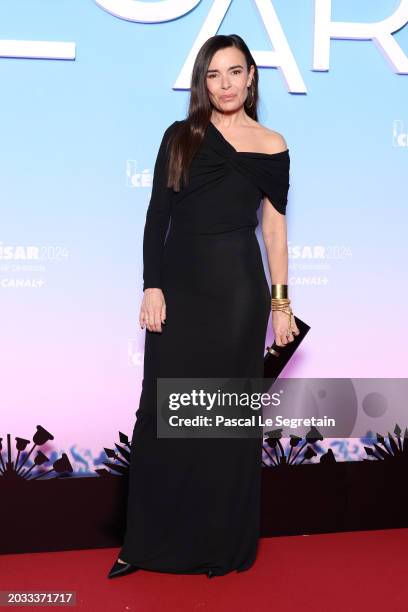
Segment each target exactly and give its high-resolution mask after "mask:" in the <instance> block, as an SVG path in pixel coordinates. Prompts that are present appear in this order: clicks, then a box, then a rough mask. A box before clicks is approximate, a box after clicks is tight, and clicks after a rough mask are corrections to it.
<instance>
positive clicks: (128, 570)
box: [108, 561, 139, 578]
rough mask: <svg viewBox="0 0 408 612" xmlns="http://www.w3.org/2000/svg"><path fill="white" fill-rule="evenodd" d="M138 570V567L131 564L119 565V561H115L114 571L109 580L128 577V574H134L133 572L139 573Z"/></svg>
mask: <svg viewBox="0 0 408 612" xmlns="http://www.w3.org/2000/svg"><path fill="white" fill-rule="evenodd" d="M138 569H139V568H138V567H137V566H136V565H132V564H131V563H119V561H115V563H114V565H113V567H112V569H111V570H110V572H109V574H108V578H116V577H117V576H126V574H132V573H133V572H137V570H138Z"/></svg>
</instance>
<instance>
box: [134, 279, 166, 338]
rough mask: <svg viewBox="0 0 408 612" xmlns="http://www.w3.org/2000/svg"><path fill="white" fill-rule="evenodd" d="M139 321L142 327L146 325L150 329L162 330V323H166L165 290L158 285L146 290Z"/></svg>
mask: <svg viewBox="0 0 408 612" xmlns="http://www.w3.org/2000/svg"><path fill="white" fill-rule="evenodd" d="M139 322H140V326H141V328H142V329H143V327H144V326H145V325H146V327H147V329H148V330H149V331H156V332H161V331H162V326H161V324H162V323H164V324H165V323H166V302H165V300H164V295H163V291H162V290H161V289H159V288H158V287H157V288H156V287H149V288H148V289H145V290H144V292H143V301H142V305H141V307H140V315H139Z"/></svg>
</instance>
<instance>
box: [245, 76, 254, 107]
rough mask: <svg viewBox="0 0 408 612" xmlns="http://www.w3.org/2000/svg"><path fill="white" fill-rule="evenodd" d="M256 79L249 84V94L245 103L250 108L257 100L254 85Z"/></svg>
mask: <svg viewBox="0 0 408 612" xmlns="http://www.w3.org/2000/svg"><path fill="white" fill-rule="evenodd" d="M253 84H254V81H253V79H252V81H251V83H250V84H249V86H248V95H247V97H246V99H245V104H246V105H247V106H248V108H251V107H252V106H253V105H254V102H255V88H254V87H253Z"/></svg>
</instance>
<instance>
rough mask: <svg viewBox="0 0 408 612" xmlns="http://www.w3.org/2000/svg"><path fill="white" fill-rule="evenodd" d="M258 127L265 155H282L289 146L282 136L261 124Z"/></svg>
mask: <svg viewBox="0 0 408 612" xmlns="http://www.w3.org/2000/svg"><path fill="white" fill-rule="evenodd" d="M257 126H258V127H257V129H258V130H259V134H260V137H261V139H262V143H263V148H264V149H265V153H281V152H282V151H286V149H287V148H288V145H287V143H286V140H285V138H284V137H283V135H282V134H280V133H279V132H276V131H275V130H271V129H269V128H267V127H265V126H264V125H261V124H260V123H258V124H257Z"/></svg>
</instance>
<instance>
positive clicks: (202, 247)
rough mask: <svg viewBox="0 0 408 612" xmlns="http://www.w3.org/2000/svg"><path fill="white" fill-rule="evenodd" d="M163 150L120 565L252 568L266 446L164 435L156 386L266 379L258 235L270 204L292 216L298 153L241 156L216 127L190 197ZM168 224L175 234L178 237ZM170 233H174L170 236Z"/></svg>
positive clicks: (220, 571) (150, 214) (148, 255)
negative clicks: (153, 299) (159, 301)
mask: <svg viewBox="0 0 408 612" xmlns="http://www.w3.org/2000/svg"><path fill="white" fill-rule="evenodd" d="M178 123H179V121H175V122H174V123H173V124H172V125H170V126H169V127H168V128H167V129H166V131H165V133H164V135H163V139H162V142H161V145H160V148H159V152H158V156H157V159H156V163H155V168H154V176H153V188H152V195H151V200H150V204H149V207H148V210H147V215H146V224H145V230H144V239H143V261H144V270H143V279H144V284H143V288H144V289H145V288H148V287H160V288H161V289H162V291H163V294H164V297H165V301H166V310H167V312H166V324H165V325H163V326H162V330H163V331H162V332H161V333H158V332H150V331H149V330H148V329H147V328H146V336H145V353H144V375H143V384H142V392H141V396H140V404H139V407H138V410H137V412H136V417H137V418H136V423H135V426H134V430H133V436H132V442H131V459H130V468H129V492H128V504H127V518H126V532H125V537H124V543H123V547H122V549H121V550H120V553H119V557H120V558H121V559H122V560H124V561H126V562H128V563H132V564H134V565H136V566H138V567H140V568H142V569H146V570H155V571H160V572H170V573H180V574H199V573H206V572H207V571H208V570H209V569H211V570H212V571H213V572H214V574H215V575H224V574H227V573H228V572H231V571H233V570H237V571H243V570H247V569H249V568H250V567H251V565H252V564H253V563H254V561H255V558H256V552H257V545H258V539H259V535H260V533H259V529H260V488H261V471H262V438H261V437H258V438H243V437H242V438H162V437H157V431H156V424H157V417H156V381H157V378H158V377H168V378H172V377H179V378H180V377H186V378H188V377H203V378H204V377H247V376H248V377H258V378H260V377H262V376H263V357H264V353H265V337H266V331H267V324H268V320H269V315H270V309H271V303H270V300H271V293H270V289H269V285H268V282H267V279H266V276H265V271H264V266H263V262H262V256H261V251H260V248H259V243H258V240H257V237H256V234H255V228H256V226H257V225H258V218H257V209H258V207H259V205H260V203H261V200H262V198H263V196H267V197H268V198H269V200H270V201H271V202H272V204H273V206H274V207H275V208H276V209H277V210H278V211H279V212H280V213H281V214H285V211H286V204H287V194H288V189H289V165H290V160H289V152H288V149H287V150H285V151H282V152H279V153H274V154H267V153H251V152H238V151H236V150H235V148H234V147H233V146H232V145H231V144H230V143H229V142H228V141H227V140H226V139H225V138H224V136H223V135H222V134H221V132H220V131H219V130H218V128H216V127H215V125H214V124H213V123H212V122H210V123H209V125H208V127H207V129H206V133H205V137H204V140H203V142H202V144H201V146H200V148H199V150H198V151H197V153H196V155H195V156H194V158H193V161H192V165H191V169H190V181H189V184H188V186H187V187H184V188H182V189H181V191H180V192H174V191H173V190H172V189H170V188H168V187H166V186H165V170H166V163H167V160H168V156H167V148H166V146H167V144H168V141H169V137H170V136H171V133H172V130H173V129H174V128H176V126H177V124H178ZM169 222H170V229H168V228H169ZM167 231H168V233H167Z"/></svg>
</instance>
